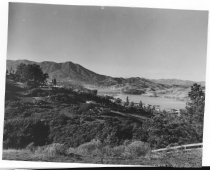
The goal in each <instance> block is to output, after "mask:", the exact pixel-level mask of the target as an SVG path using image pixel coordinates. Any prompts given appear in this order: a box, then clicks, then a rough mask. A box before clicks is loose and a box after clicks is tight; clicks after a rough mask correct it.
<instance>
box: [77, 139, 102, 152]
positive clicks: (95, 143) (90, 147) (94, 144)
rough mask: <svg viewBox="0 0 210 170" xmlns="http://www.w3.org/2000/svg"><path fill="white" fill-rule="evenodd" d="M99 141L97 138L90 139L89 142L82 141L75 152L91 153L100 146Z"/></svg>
mask: <svg viewBox="0 0 210 170" xmlns="http://www.w3.org/2000/svg"><path fill="white" fill-rule="evenodd" d="M101 145H102V144H101V142H100V141H99V140H95V139H93V140H91V141H90V142H87V143H84V144H82V145H80V146H79V147H77V149H76V153H77V154H79V155H87V156H88V155H92V154H94V153H95V151H96V150H98V149H99V148H100V147H101Z"/></svg>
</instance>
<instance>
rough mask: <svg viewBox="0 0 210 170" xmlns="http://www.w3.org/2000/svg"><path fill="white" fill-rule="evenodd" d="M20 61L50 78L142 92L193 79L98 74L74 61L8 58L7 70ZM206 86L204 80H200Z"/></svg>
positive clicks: (14, 68)
mask: <svg viewBox="0 0 210 170" xmlns="http://www.w3.org/2000/svg"><path fill="white" fill-rule="evenodd" d="M20 63H25V64H38V65H40V67H41V68H42V70H43V72H44V73H48V74H49V77H50V78H56V79H57V80H58V81H60V82H76V83H80V84H84V85H94V86H98V87H116V88H122V89H124V91H126V90H128V91H130V90H131V91H133V90H134V91H133V92H134V93H135V92H136V93H141V90H142V89H143V90H145V89H147V90H148V89H149V90H152V91H155V90H164V89H167V88H171V87H172V86H186V87H189V86H191V85H192V84H193V83H195V82H193V81H187V80H177V79H146V78H140V77H131V78H122V77H111V76H106V75H100V74H97V73H95V72H93V71H91V70H88V69H86V68H84V67H83V66H81V65H79V64H75V63H73V62H64V63H56V62H51V61H43V62H34V61H29V60H7V70H8V71H10V70H11V69H12V70H14V71H15V70H16V68H17V66H18V65H19V64H20ZM198 83H199V84H201V85H203V86H204V84H205V83H204V82H198Z"/></svg>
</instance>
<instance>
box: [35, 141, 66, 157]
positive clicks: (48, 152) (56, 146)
mask: <svg viewBox="0 0 210 170" xmlns="http://www.w3.org/2000/svg"><path fill="white" fill-rule="evenodd" d="M67 151H68V148H67V147H66V145H64V144H60V143H52V144H50V145H47V146H41V147H37V149H36V150H35V153H34V154H35V155H36V157H40V158H44V159H46V158H49V157H55V156H58V155H67Z"/></svg>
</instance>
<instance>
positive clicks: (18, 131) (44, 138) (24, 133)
mask: <svg viewBox="0 0 210 170" xmlns="http://www.w3.org/2000/svg"><path fill="white" fill-rule="evenodd" d="M48 135H49V126H48V125H47V124H45V123H44V122H42V121H40V120H38V119H34V118H17V119H9V120H6V121H5V124H4V137H3V147H4V148H5V149H6V148H25V147H26V146H27V145H28V144H29V143H31V142H34V145H36V146H37V145H44V144H46V143H47V142H48Z"/></svg>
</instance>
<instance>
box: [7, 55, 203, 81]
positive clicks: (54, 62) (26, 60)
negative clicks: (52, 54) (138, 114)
mask: <svg viewBox="0 0 210 170" xmlns="http://www.w3.org/2000/svg"><path fill="white" fill-rule="evenodd" d="M6 60H11V61H21V60H25V61H31V62H36V63H43V62H52V63H57V64H62V63H68V62H71V63H73V64H77V65H79V66H81V67H84V68H85V69H87V70H89V71H92V72H94V73H96V74H99V75H104V76H109V77H112V78H124V79H127V78H144V79H149V80H181V81H192V82H206V80H188V79H179V78H145V77H144V76H130V77H123V76H117V77H116V76H110V75H105V74H100V73H97V72H95V71H93V70H90V69H88V68H86V67H85V66H82V65H80V64H78V63H75V62H72V61H63V62H56V61H51V60H43V61H34V60H29V59H16V60H13V59H6Z"/></svg>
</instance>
